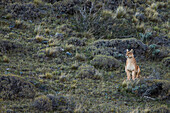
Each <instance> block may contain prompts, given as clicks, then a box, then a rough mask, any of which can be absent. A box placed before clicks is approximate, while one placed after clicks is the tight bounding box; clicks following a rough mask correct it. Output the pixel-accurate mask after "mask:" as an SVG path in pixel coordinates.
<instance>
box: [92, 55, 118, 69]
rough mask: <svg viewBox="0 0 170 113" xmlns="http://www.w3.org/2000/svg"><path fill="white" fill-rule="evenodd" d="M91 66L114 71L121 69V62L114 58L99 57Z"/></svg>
mask: <svg viewBox="0 0 170 113" xmlns="http://www.w3.org/2000/svg"><path fill="white" fill-rule="evenodd" d="M91 64H92V65H93V66H94V67H96V68H101V69H105V70H113V69H116V68H118V67H120V62H119V61H118V60H117V59H115V58H114V57H112V56H105V55H97V56H95V57H94V58H93V60H91Z"/></svg>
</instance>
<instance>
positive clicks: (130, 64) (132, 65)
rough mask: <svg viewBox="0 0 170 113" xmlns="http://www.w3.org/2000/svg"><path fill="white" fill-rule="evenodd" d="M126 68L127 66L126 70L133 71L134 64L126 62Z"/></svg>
mask: <svg viewBox="0 0 170 113" xmlns="http://www.w3.org/2000/svg"><path fill="white" fill-rule="evenodd" d="M126 68H127V70H129V71H134V70H135V65H134V64H132V63H128V64H127V67H126Z"/></svg>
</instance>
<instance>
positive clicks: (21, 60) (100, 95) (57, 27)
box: [0, 2, 170, 112]
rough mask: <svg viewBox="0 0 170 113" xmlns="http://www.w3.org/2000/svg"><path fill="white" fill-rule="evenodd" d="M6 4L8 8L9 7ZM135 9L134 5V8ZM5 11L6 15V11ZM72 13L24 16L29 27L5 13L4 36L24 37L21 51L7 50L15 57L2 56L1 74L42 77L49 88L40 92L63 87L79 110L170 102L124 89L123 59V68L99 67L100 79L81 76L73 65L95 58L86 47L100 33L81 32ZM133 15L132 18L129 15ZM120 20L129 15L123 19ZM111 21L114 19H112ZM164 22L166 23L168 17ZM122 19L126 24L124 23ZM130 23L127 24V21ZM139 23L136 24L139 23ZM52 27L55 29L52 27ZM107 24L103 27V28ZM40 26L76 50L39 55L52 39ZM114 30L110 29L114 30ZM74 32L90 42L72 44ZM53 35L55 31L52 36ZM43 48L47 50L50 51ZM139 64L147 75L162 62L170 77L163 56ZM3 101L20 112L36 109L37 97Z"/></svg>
mask: <svg viewBox="0 0 170 113" xmlns="http://www.w3.org/2000/svg"><path fill="white" fill-rule="evenodd" d="M165 3H167V2H165ZM37 7H38V6H37ZM1 10H3V8H2V9H1ZM131 10H132V11H134V10H133V9H131ZM164 10H165V13H167V12H166V8H165V9H164ZM163 13H164V12H163ZM130 14H131V13H129V15H130ZM4 16H6V15H5V14H4ZM67 18H69V19H67ZM71 18H73V17H72V16H70V15H64V14H63V15H61V17H60V18H59V19H57V18H55V17H54V15H53V16H51V17H46V16H45V17H42V18H40V19H37V20H34V21H33V22H32V23H31V22H29V21H23V20H21V22H22V23H23V24H21V26H22V27H23V28H22V27H18V28H11V29H10V28H9V25H11V23H16V19H13V18H10V19H4V18H2V17H1V18H0V21H1V23H2V24H1V28H0V29H1V30H2V32H1V34H0V38H1V39H3V40H8V41H14V42H15V43H20V44H21V45H22V47H23V48H19V49H18V50H20V51H19V52H15V50H11V51H8V52H4V53H3V56H7V58H8V59H9V63H5V62H1V64H0V69H1V70H0V74H1V75H3V74H5V73H12V74H16V75H19V76H22V77H24V78H26V79H27V80H29V81H34V82H38V84H39V85H38V86H36V87H42V86H43V85H45V88H46V90H40V89H38V88H37V96H38V95H42V94H50V93H52V94H55V93H59V95H65V96H69V97H73V98H74V99H73V100H72V101H73V102H75V103H76V108H75V111H76V112H79V111H80V112H81V111H85V112H88V111H93V112H94V111H101V112H111V111H116V112H131V111H134V110H135V109H137V108H139V110H140V109H141V110H144V109H145V110H149V109H156V108H157V107H160V106H165V107H166V106H167V107H170V106H169V102H167V100H164V101H146V100H143V99H142V98H139V97H138V96H136V95H134V94H131V93H122V92H118V87H119V85H120V84H121V83H122V81H123V80H124V79H126V74H125V72H124V67H123V65H124V63H122V66H121V67H120V68H119V69H116V70H114V71H105V70H102V69H98V70H99V72H100V73H101V74H102V76H103V78H102V79H100V80H93V79H88V78H84V79H81V78H79V77H77V76H76V75H77V74H78V72H79V70H77V69H76V70H73V69H71V68H70V67H72V66H73V65H78V67H79V66H80V65H81V64H90V59H91V57H93V56H92V55H91V53H90V52H88V51H86V48H87V47H88V45H89V44H90V43H91V42H92V41H95V40H97V39H98V37H99V36H98V35H95V34H96V33H94V32H92V33H91V32H90V31H87V30H84V29H83V28H82V29H83V31H82V32H80V31H79V30H77V28H80V27H79V26H78V27H77V26H76V25H75V24H74V22H73V23H72V20H71ZM127 19H129V18H128V17H127ZM120 20H121V21H123V19H120ZM120 20H119V19H117V20H116V21H118V22H119V21H120ZM19 21H20V20H19ZM107 21H110V20H109V19H107ZM125 22H126V21H125ZM66 23H67V24H69V26H71V27H63V25H64V24H66ZM162 23H164V24H166V22H162ZM40 24H41V28H40V29H39V30H38V31H35V27H37V26H38V25H40ZM101 24H102V23H101ZM121 24H122V25H124V23H121ZM128 25H129V24H128ZM128 25H127V26H128ZM145 25H147V27H148V28H149V27H151V28H154V29H156V28H155V26H158V28H159V29H160V30H158V31H159V32H158V33H157V34H156V35H159V33H160V34H161V33H162V34H166V33H167V31H166V30H167V29H166V27H165V28H164V26H163V25H162V24H158V23H157V22H152V21H147V22H146V23H145ZM161 25H162V26H161ZM127 26H126V25H125V27H127ZM76 27H77V28H76ZM116 27H121V25H120V24H118V25H117V26H116ZM133 27H134V28H135V24H134V26H133ZM122 28H123V27H122ZM161 28H164V29H165V31H162V30H161ZM46 29H49V32H48V31H47V30H46ZM125 29H126V28H125ZM76 30H77V31H76ZM101 30H103V29H102V28H101ZM156 30H157V29H156ZM69 31H70V32H71V34H69ZM37 32H39V33H40V34H41V35H43V36H44V37H45V38H46V40H48V41H49V40H53V41H54V44H56V45H59V47H62V48H64V49H68V51H69V52H70V53H72V56H68V55H67V54H66V53H65V52H66V51H64V52H59V53H57V54H58V56H57V57H42V58H39V57H37V54H39V53H40V50H45V48H47V47H48V46H49V45H50V44H42V43H41V42H40V43H39V42H36V40H35V36H36V35H37ZM56 32H60V33H63V34H64V36H65V38H64V40H63V41H59V40H57V39H56V38H55V37H54V35H55V33H56ZM101 32H102V31H101ZM132 32H133V31H132ZM12 33H13V34H12ZM108 33H110V32H109V31H108ZM137 33H139V32H137ZM137 33H136V32H135V34H134V35H135V36H136V38H138V39H139V37H137ZM74 34H75V36H76V37H79V34H80V37H86V38H87V41H86V45H85V46H73V45H72V46H69V45H66V43H67V41H68V39H69V38H70V37H71V36H74ZM91 34H92V35H91ZM113 34H114V33H113ZM113 34H112V33H110V34H108V36H107V35H106V36H104V37H106V38H110V37H114V35H113ZM50 35H52V37H51V36H50ZM101 35H103V34H101ZM123 35H126V33H124V34H123ZM49 42H50V41H49ZM70 48H71V49H70ZM76 53H80V54H84V55H85V56H86V59H85V61H81V60H79V59H77V60H76V58H75V55H76ZM42 54H43V55H44V53H42ZM138 64H139V65H140V67H141V69H142V76H146V77H147V76H149V75H151V74H152V69H154V68H156V69H157V71H158V72H159V73H160V76H161V79H165V78H166V79H168V80H169V79H170V78H169V68H168V67H162V65H161V61H152V62H150V61H149V60H146V61H139V62H138ZM8 68H9V70H8ZM62 75H65V76H66V79H67V80H66V81H65V82H62V81H61V78H60V76H62ZM42 76H44V77H42ZM0 102H1V104H0V105H1V106H2V107H1V110H4V111H5V110H6V109H12V110H14V111H20V112H24V111H26V112H28V111H29V112H34V110H33V109H32V108H31V104H32V102H33V100H32V99H19V100H3V99H0Z"/></svg>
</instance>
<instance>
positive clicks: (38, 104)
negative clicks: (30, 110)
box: [33, 96, 52, 111]
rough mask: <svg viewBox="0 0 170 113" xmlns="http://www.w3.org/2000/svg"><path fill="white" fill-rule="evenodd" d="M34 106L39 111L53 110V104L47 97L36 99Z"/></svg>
mask: <svg viewBox="0 0 170 113" xmlns="http://www.w3.org/2000/svg"><path fill="white" fill-rule="evenodd" d="M33 106H34V107H35V108H36V109H37V110H39V111H51V110H52V102H51V100H50V99H49V98H48V97H47V96H39V97H37V98H35V100H34V103H33Z"/></svg>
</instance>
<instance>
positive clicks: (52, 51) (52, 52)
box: [45, 47, 64, 57]
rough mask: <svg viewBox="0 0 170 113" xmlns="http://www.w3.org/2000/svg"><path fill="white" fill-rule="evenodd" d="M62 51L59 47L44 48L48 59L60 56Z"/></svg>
mask: <svg viewBox="0 0 170 113" xmlns="http://www.w3.org/2000/svg"><path fill="white" fill-rule="evenodd" d="M63 51H64V50H63V49H62V48H61V47H52V48H46V50H45V54H46V56H48V57H56V56H59V55H60V54H61V52H63Z"/></svg>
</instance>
